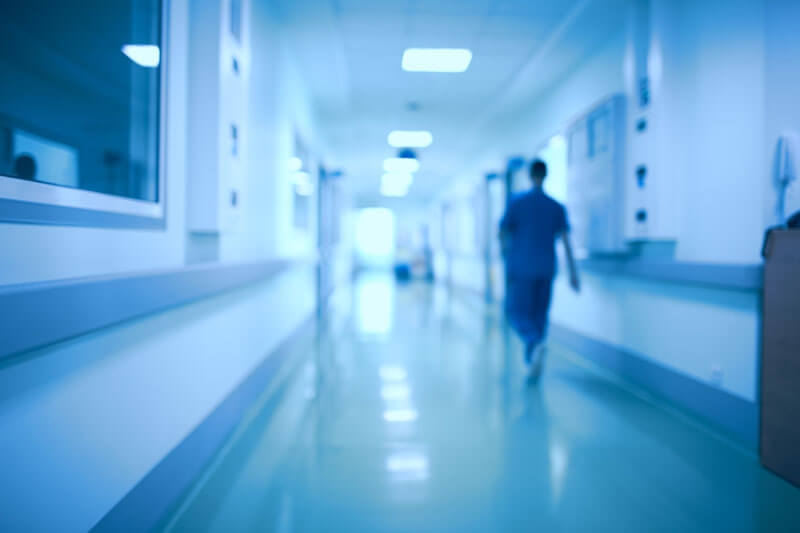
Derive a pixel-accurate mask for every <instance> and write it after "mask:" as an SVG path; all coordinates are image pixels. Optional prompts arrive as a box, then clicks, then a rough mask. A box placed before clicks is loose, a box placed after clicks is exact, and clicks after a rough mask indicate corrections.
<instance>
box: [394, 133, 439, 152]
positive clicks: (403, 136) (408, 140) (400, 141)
mask: <svg viewBox="0 0 800 533" xmlns="http://www.w3.org/2000/svg"><path fill="white" fill-rule="evenodd" d="M388 141H389V146H393V147H395V148H427V147H428V146H430V145H431V143H433V135H431V132H429V131H399V130H396V131H393V132H391V133H390V134H389V138H388Z"/></svg>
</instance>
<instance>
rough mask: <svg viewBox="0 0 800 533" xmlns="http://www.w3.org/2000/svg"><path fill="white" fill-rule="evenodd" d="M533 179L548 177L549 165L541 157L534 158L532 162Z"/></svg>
mask: <svg viewBox="0 0 800 533" xmlns="http://www.w3.org/2000/svg"><path fill="white" fill-rule="evenodd" d="M530 172H531V179H533V180H536V179H541V180H543V179H544V178H546V177H547V165H546V164H545V162H544V161H542V160H541V159H534V160H533V163H531V171H530Z"/></svg>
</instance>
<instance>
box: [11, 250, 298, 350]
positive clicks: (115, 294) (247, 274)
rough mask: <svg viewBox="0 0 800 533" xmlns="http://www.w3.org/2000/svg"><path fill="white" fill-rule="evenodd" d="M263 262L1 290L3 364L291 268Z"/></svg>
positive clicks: (29, 284)
mask: <svg viewBox="0 0 800 533" xmlns="http://www.w3.org/2000/svg"><path fill="white" fill-rule="evenodd" d="M292 264H300V263H299V262H291V261H263V262H258V263H242V264H232V265H220V264H212V265H202V266H193V267H188V268H181V269H174V270H164V271H156V272H146V273H137V274H131V275H124V276H101V277H92V278H79V279H69V280H62V281H51V282H42V283H26V284H20V285H10V286H5V287H0V316H1V317H3V319H2V320H0V360H2V359H3V358H6V357H10V356H13V355H14V354H17V353H20V352H25V351H28V350H31V349H34V348H39V347H41V346H44V345H47V344H51V343H54V342H59V341H63V340H66V339H69V338H72V337H76V336H78V335H82V334H85V333H89V332H91V331H94V330H97V329H102V328H105V327H108V326H111V325H114V324H117V323H119V322H123V321H125V320H130V319H132V318H137V317H141V316H145V315H148V314H151V313H154V312H157V311H161V310H164V309H168V308H170V307H176V306H179V305H184V304H186V303H189V302H191V301H194V300H198V299H200V298H205V297H208V296H211V295H213V294H215V293H219V292H222V291H226V290H230V289H233V288H236V287H240V286H243V285H246V284H250V283H255V282H258V281H261V280H264V279H266V278H269V277H270V276H274V275H276V274H277V273H279V272H282V271H284V270H285V269H287V268H289V267H290V266H291V265H292Z"/></svg>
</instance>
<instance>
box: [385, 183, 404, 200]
mask: <svg viewBox="0 0 800 533" xmlns="http://www.w3.org/2000/svg"><path fill="white" fill-rule="evenodd" d="M407 194H408V187H395V186H392V185H381V196H389V197H392V198H401V197H403V196H405V195H407Z"/></svg>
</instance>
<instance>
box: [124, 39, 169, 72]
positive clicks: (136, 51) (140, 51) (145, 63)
mask: <svg viewBox="0 0 800 533" xmlns="http://www.w3.org/2000/svg"><path fill="white" fill-rule="evenodd" d="M122 53H123V54H125V55H126V56H128V58H129V59H130V60H131V61H133V62H134V63H136V64H137V65H140V66H142V67H147V68H155V67H157V66H158V65H159V64H160V63H161V50H159V48H158V46H156V45H154V44H126V45H125V46H123V47H122Z"/></svg>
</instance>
